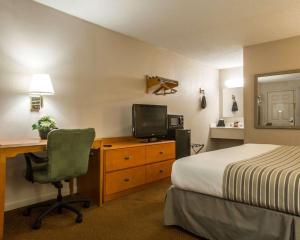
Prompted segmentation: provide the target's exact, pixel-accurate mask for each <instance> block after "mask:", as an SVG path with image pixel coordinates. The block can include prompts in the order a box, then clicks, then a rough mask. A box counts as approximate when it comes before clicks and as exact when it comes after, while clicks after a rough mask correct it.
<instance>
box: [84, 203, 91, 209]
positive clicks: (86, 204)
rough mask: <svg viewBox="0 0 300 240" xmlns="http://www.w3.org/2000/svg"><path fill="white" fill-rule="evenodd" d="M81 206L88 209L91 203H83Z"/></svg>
mask: <svg viewBox="0 0 300 240" xmlns="http://www.w3.org/2000/svg"><path fill="white" fill-rule="evenodd" d="M82 206H83V207H84V208H89V207H90V206H91V203H90V202H84V203H83V204H82Z"/></svg>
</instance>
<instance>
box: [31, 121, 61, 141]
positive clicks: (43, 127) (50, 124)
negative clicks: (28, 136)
mask: <svg viewBox="0 0 300 240" xmlns="http://www.w3.org/2000/svg"><path fill="white" fill-rule="evenodd" d="M53 129H57V127H56V121H55V119H54V118H52V117H50V116H44V117H42V118H41V119H40V120H38V122H37V123H35V124H33V125H32V130H38V131H39V134H40V137H41V139H47V136H48V133H49V132H50V131H52V130H53Z"/></svg>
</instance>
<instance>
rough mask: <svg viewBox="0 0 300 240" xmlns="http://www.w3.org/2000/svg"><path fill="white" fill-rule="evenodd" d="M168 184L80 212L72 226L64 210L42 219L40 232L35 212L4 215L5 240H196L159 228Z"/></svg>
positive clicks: (189, 235)
mask: <svg viewBox="0 0 300 240" xmlns="http://www.w3.org/2000/svg"><path fill="white" fill-rule="evenodd" d="M169 186H170V182H168V181H164V182H160V183H157V184H155V185H152V186H151V187H149V188H147V189H145V190H143V191H140V192H137V193H134V194H131V195H128V196H126V197H123V198H120V199H118V200H114V201H111V202H108V203H106V204H105V205H104V206H103V207H102V208H98V207H95V206H92V207H91V208H89V209H83V216H84V219H83V223H81V224H75V222H74V220H75V216H74V215H73V214H72V213H69V212H67V211H66V210H64V213H63V214H62V215H58V214H53V215H51V216H49V217H48V218H46V219H45V220H44V222H43V225H42V228H41V229H40V230H32V229H31V224H32V222H33V220H34V217H36V215H37V213H38V212H39V210H35V211H34V213H33V214H32V216H31V217H23V216H22V211H21V210H14V211H11V212H8V213H6V215H5V238H4V239H5V240H38V239H39V240H71V239H72V240H76V239H78V240H79V239H80V240H102V239H103V240H106V239H107V240H110V239H111V240H118V239H120V240H121V239H122V240H127V239H128V240H129V239H130V240H133V239H143V240H148V239H149V240H154V239H158V240H163V239H172V240H176V239H180V240H185V239H186V240H188V239H199V238H197V237H196V236H194V235H191V234H189V233H187V232H185V231H184V230H182V229H180V228H176V227H165V226H163V208H164V197H165V192H166V190H167V189H168V187H169Z"/></svg>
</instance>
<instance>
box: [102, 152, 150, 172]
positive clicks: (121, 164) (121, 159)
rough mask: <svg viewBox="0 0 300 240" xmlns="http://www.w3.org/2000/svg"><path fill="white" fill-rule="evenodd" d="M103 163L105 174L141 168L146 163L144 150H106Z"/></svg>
mask: <svg viewBox="0 0 300 240" xmlns="http://www.w3.org/2000/svg"><path fill="white" fill-rule="evenodd" d="M104 162H105V169H106V172H110V171H115V170H120V169H124V168H130V167H136V166H141V165H144V164H145V163H146V148H145V147H144V146H143V147H130V148H121V149H112V150H106V151H105V153H104Z"/></svg>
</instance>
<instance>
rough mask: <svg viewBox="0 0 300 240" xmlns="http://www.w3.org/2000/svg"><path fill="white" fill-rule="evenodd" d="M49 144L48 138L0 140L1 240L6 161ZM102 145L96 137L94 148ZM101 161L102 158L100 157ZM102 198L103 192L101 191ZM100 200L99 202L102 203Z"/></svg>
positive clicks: (40, 149)
mask: <svg viewBox="0 0 300 240" xmlns="http://www.w3.org/2000/svg"><path fill="white" fill-rule="evenodd" d="M46 145H47V141H46V140H40V139H24V140H17V141H1V140H0V240H3V233H4V203H5V183H6V161H7V159H9V158H12V157H16V156H17V155H19V154H24V153H27V152H41V151H43V150H44V149H45V147H46ZM100 147H101V140H100V139H95V141H94V143H93V148H95V149H98V148H100ZM99 161H100V159H99ZM99 194H100V196H99V199H100V202H101V201H102V200H101V192H100V193H99ZM100 202H99V203H97V204H99V205H100Z"/></svg>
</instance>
